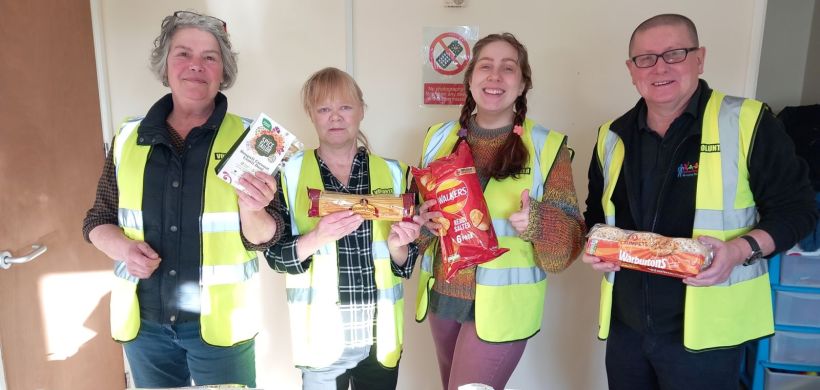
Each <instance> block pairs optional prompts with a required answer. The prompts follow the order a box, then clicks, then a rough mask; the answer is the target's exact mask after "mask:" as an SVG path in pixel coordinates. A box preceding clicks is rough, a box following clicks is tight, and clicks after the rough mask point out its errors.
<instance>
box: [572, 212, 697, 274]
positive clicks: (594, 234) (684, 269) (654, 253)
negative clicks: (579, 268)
mask: <svg viewBox="0 0 820 390" xmlns="http://www.w3.org/2000/svg"><path fill="white" fill-rule="evenodd" d="M587 237H588V239H587V245H586V249H585V251H586V253H587V254H589V255H592V256H596V257H598V258H600V259H601V260H603V261H607V262H610V263H615V264H618V265H620V266H621V267H624V268H630V269H635V270H639V271H644V272H651V273H654V274H659V275H666V276H673V277H676V278H687V277H690V276H695V275H697V274H699V273H700V271H702V270H704V269H706V268H707V267H709V265H710V264H711V263H712V256H713V253H712V250H711V249H710V248H709V247H707V246H706V245H703V244H701V243H700V242H699V241H698V240H695V239H691V238H670V237H665V236H662V235H660V234H656V233H648V232H634V231H631V230H621V229H619V228H617V227H614V226H609V225H604V224H600V223H599V224H596V225H595V226H593V227H592V229H590V231H589V234H588V235H587Z"/></svg>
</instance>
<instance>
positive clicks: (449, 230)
mask: <svg viewBox="0 0 820 390" xmlns="http://www.w3.org/2000/svg"><path fill="white" fill-rule="evenodd" d="M411 173H412V174H413V178H414V180H415V182H416V186H418V188H419V192H420V193H421V196H422V198H424V199H428V200H429V199H436V204H435V205H434V206H432V207H430V211H440V212H441V214H442V215H443V218H441V219H440V220H439V221H436V222H438V223H440V224H441V225H442V229H441V231H440V232H439V236H440V240H441V245H440V247H441V258H442V262H443V264H444V266H445V270H446V280H448V281H449V280H450V279H452V277H453V276H455V274H456V273H457V272H458V271H459V270H461V269H464V268H467V267H471V266H473V265H476V264H481V263H486V262H488V261H490V260H493V259H495V258H496V257H498V256H501V255H502V254H504V253H505V252H507V251H508V250H509V249H507V248H499V247H498V238H497V237H496V235H495V230H494V229H493V223H492V218H491V217H490V212H489V210H488V209H487V202H486V201H485V200H484V192H483V191H482V190H481V183H480V182H479V180H478V176H477V175H476V170H475V163H474V162H473V156H472V154H471V152H470V147H469V146H468V145H467V143H466V142H461V143H460V144H459V145H458V147H457V148H456V150H455V152H453V153H452V154H450V155H448V156H445V157H442V158H440V159H438V160H435V161H433V162H431V163H430V165H428V166H427V167H426V168H421V169H420V168H415V167H413V168H411Z"/></svg>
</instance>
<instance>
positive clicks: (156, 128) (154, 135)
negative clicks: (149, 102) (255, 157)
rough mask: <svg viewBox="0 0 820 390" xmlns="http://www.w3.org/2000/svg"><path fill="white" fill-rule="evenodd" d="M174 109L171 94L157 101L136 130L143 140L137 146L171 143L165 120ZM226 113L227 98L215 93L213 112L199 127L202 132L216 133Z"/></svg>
mask: <svg viewBox="0 0 820 390" xmlns="http://www.w3.org/2000/svg"><path fill="white" fill-rule="evenodd" d="M173 109H174V101H173V97H172V96H171V94H170V93H169V94H167V95H165V96H163V97H162V98H161V99H159V100H158V101H157V102H156V103H154V105H153V106H151V109H149V110H148V113H147V114H146V115H145V118H143V120H142V122H140V127H139V129H138V130H137V132H138V134H139V135H140V136H141V138H142V139H143V141H142V142H138V144H139V145H153V144H156V143H160V142H165V143H169V144H170V143H171V141H170V138H169V135H168V125H167V124H166V120H167V119H168V115H170V114H171V111H173ZM227 112H228V98H227V97H225V95H223V94H222V93H221V92H217V94H216V97H215V98H214V111H213V112H212V113H211V116H210V117H208V120H207V121H205V124H203V125H202V126H199V127H198V129H202V130H203V131H204V132H210V131H216V130H217V129H219V126H220V125H222V120H223V119H225V114H226V113H227Z"/></svg>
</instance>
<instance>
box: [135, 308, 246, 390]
mask: <svg viewBox="0 0 820 390" xmlns="http://www.w3.org/2000/svg"><path fill="white" fill-rule="evenodd" d="M123 346H124V348H125V355H126V356H127V357H128V363H129V364H130V366H131V373H132V375H133V377H134V385H136V386H137V387H146V388H155V387H183V386H191V384H192V383H191V382H192V381H193V384H196V385H219V384H239V385H245V386H248V387H256V361H255V360H256V358H255V357H256V356H255V350H254V341H253V340H250V341H247V342H244V343H242V344H238V345H234V346H232V347H216V346H212V345H208V344H206V343H205V342H204V341H202V338H201V336H200V332H199V322H198V321H196V322H186V323H183V324H177V325H161V324H159V323H156V322H152V321H145V320H142V321H141V322H140V330H139V333H138V334H137V338H136V339H134V341H131V342H128V343H125V344H123Z"/></svg>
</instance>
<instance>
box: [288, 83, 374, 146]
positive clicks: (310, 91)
mask: <svg viewBox="0 0 820 390" xmlns="http://www.w3.org/2000/svg"><path fill="white" fill-rule="evenodd" d="M334 97H345V98H349V99H351V100H354V101H356V102H358V103H359V104H361V105H362V109H364V107H365V104H364V97H363V95H362V90H361V88H359V85H358V84H356V80H353V77H351V76H350V75H349V74H347V73H345V72H344V71H342V70H340V69H337V68H333V67H327V68H324V69H322V70H319V71H318V72H316V73H314V74H312V75H311V76H310V77H309V78H308V79H307V81H305V85H303V86H302V108H304V110H305V113H307V114H308V115H311V112H312V111H313V108H315V107H316V106H317V105H318V104H320V103H322V102H324V101H326V100H327V99H331V98H334ZM356 139H357V140H358V141H359V143H361V144H362V145H363V146H364V147H365V148H366V149H367V150H368V151H369V150H370V142H369V141H368V140H367V136H366V135H364V132H362V130H361V129H359V134H357V135H356Z"/></svg>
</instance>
